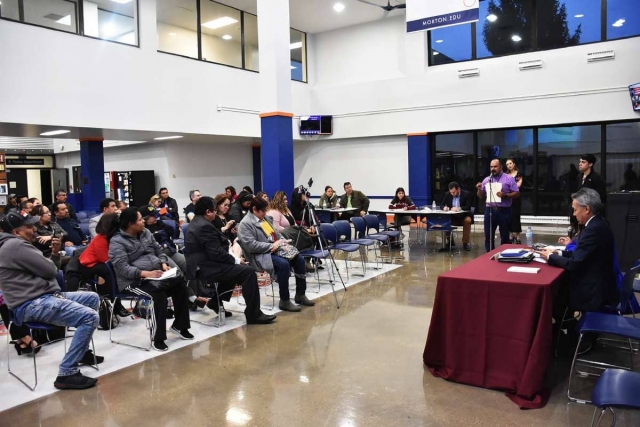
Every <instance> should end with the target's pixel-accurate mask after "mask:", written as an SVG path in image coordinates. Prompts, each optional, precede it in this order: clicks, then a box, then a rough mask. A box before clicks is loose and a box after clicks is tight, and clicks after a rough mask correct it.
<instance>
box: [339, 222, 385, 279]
mask: <svg viewBox="0 0 640 427" xmlns="http://www.w3.org/2000/svg"><path fill="white" fill-rule="evenodd" d="M363 221H364V220H363ZM333 226H334V227H335V228H336V232H337V234H338V240H339V241H340V242H343V243H354V244H357V245H358V246H360V247H361V248H362V251H360V256H361V257H362V259H363V260H364V271H363V273H365V274H366V261H367V252H366V250H367V249H366V248H369V246H373V253H374V255H375V258H376V267H374V268H375V269H379V268H380V266H379V264H378V260H379V259H378V252H377V251H378V248H377V247H376V240H374V239H351V224H349V221H346V220H339V221H335V222H334V223H333ZM362 226H363V227H364V222H363V223H362Z"/></svg>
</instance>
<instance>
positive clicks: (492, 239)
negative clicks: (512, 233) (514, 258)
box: [489, 173, 502, 250]
mask: <svg viewBox="0 0 640 427" xmlns="http://www.w3.org/2000/svg"><path fill="white" fill-rule="evenodd" d="M491 184H493V173H491V174H489V249H490V250H493V249H495V248H496V233H495V231H493V205H492V204H493V203H494V201H495V196H494V194H493V187H492V186H491ZM500 237H502V234H500Z"/></svg>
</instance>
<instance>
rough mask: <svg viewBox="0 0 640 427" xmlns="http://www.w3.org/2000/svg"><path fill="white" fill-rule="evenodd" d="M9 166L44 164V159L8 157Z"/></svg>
mask: <svg viewBox="0 0 640 427" xmlns="http://www.w3.org/2000/svg"><path fill="white" fill-rule="evenodd" d="M7 166H44V159H7Z"/></svg>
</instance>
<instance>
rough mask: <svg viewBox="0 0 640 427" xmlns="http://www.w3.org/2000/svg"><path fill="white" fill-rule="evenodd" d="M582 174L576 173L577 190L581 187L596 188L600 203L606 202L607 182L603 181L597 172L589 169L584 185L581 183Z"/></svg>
mask: <svg viewBox="0 0 640 427" xmlns="http://www.w3.org/2000/svg"><path fill="white" fill-rule="evenodd" d="M583 176H584V174H582V173H581V174H580V175H578V190H579V189H581V188H591V189H593V190H596V191H597V192H598V194H599V195H600V200H601V201H602V203H603V204H604V203H606V202H607V184H606V183H605V182H604V179H602V177H601V176H600V174H599V173H597V172H595V171H591V173H590V174H589V175H588V176H587V179H585V180H584V185H583V184H582V177H583Z"/></svg>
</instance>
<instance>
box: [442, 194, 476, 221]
mask: <svg viewBox="0 0 640 427" xmlns="http://www.w3.org/2000/svg"><path fill="white" fill-rule="evenodd" d="M472 203H473V196H472V195H471V193H469V192H468V191H467V190H460V208H461V209H462V210H463V211H471V206H472ZM445 206H447V207H448V208H449V209H451V208H452V207H453V196H452V195H451V193H449V192H448V191H447V192H446V193H444V198H443V199H442V207H445ZM469 215H471V213H469Z"/></svg>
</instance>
